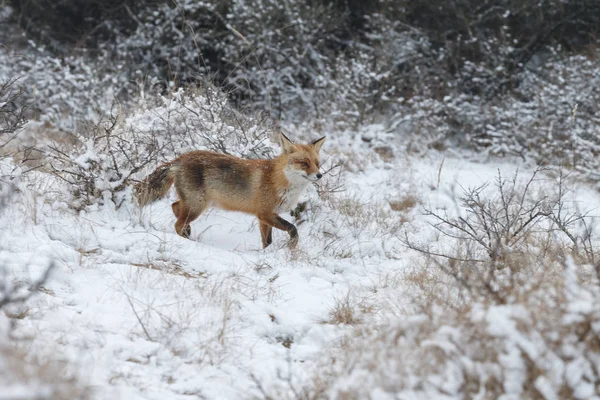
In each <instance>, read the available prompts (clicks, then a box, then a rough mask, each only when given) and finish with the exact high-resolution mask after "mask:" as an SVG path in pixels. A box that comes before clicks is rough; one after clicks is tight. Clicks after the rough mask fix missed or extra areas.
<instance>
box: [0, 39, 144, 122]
mask: <svg viewBox="0 0 600 400" xmlns="http://www.w3.org/2000/svg"><path fill="white" fill-rule="evenodd" d="M30 50H31V54H32V57H21V56H19V55H18V54H16V52H7V51H6V49H5V48H3V47H0V60H1V62H0V79H6V78H7V77H10V76H16V77H19V82H20V83H21V85H23V87H25V88H26V89H27V90H26V93H25V94H26V98H27V100H28V101H30V102H31V106H32V112H29V113H28V117H29V118H31V119H36V120H39V121H41V122H48V123H50V124H52V125H53V126H55V127H56V128H58V129H60V130H65V131H72V130H77V129H78V127H79V124H80V123H85V122H98V121H99V120H100V119H101V116H102V115H104V114H106V113H108V112H109V111H110V109H111V107H112V105H113V104H114V103H116V102H118V101H119V100H126V99H128V98H130V96H131V95H132V94H133V93H134V91H136V89H137V88H136V87H135V85H132V84H131V83H130V82H129V79H130V77H129V76H128V75H126V74H125V73H124V71H123V70H122V68H123V65H119V64H117V65H115V64H112V63H109V62H106V63H104V62H103V61H102V60H100V61H99V62H97V61H93V60H91V59H90V58H88V57H86V56H76V55H74V56H69V57H62V58H58V57H55V56H53V55H50V54H48V53H47V52H46V51H45V50H44V49H43V48H40V47H36V46H32V47H31V48H30Z"/></svg>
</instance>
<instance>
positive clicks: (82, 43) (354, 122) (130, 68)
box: [0, 0, 600, 180]
mask: <svg viewBox="0 0 600 400" xmlns="http://www.w3.org/2000/svg"><path fill="white" fill-rule="evenodd" d="M8 4H10V5H11V7H12V8H13V12H12V15H11V17H10V18H11V19H12V20H13V21H17V22H18V23H19V24H20V26H21V27H22V28H23V29H24V30H25V31H26V32H27V34H28V35H29V36H30V37H32V38H34V39H35V41H36V42H37V43H38V44H37V45H36V46H37V47H36V50H35V51H36V54H37V56H36V57H35V58H26V57H12V58H11V57H9V58H7V62H6V63H4V64H5V65H2V63H0V76H1V75H2V73H3V69H4V70H8V72H9V73H10V75H11V76H13V75H15V72H16V71H17V72H18V73H19V74H24V75H25V76H26V79H28V81H27V87H28V88H29V90H30V92H33V91H35V98H36V106H37V108H38V110H40V112H39V115H38V117H39V119H40V120H42V121H49V122H51V123H52V124H53V125H54V126H56V127H58V128H59V129H63V130H69V131H70V130H80V128H81V127H80V125H79V122H80V121H84V122H86V123H87V122H92V123H98V122H99V121H101V120H102V119H106V116H107V115H108V114H109V113H110V112H111V109H113V108H114V106H115V104H116V103H117V102H121V103H122V104H129V103H130V102H131V101H132V100H133V99H135V98H136V97H137V96H138V95H140V93H141V92H143V91H145V92H148V91H152V92H155V91H158V92H159V93H160V94H162V95H168V94H169V93H170V92H172V91H173V90H176V88H178V87H181V86H190V85H193V86H195V85H198V83H200V86H207V85H209V83H210V84H214V85H216V86H217V87H220V88H221V89H222V90H223V91H224V92H225V93H226V94H227V95H228V97H229V100H230V102H231V104H232V106H234V107H236V108H238V109H244V110H246V111H247V110H251V111H252V112H255V111H257V110H260V111H261V112H266V113H267V114H268V115H269V117H270V118H271V119H273V120H278V121H283V122H284V123H286V122H287V123H302V124H312V125H313V126H314V127H316V128H321V129H327V130H329V131H332V130H335V129H353V130H355V129H358V128H359V127H360V126H361V125H365V124H369V123H372V122H380V121H385V123H386V128H387V129H388V131H389V132H390V133H393V134H395V135H396V136H398V137H405V135H413V136H415V137H417V138H418V140H417V142H418V143H419V144H420V145H423V144H424V145H425V146H428V147H433V148H435V149H440V150H441V149H445V148H448V147H465V146H468V147H472V148H475V149H476V150H478V151H481V152H483V153H487V154H489V155H491V156H503V155H518V156H521V157H523V158H527V159H533V160H534V161H535V162H537V163H539V164H545V165H549V164H550V165H560V166H564V167H568V168H570V169H573V170H577V171H579V172H581V173H582V174H583V175H584V176H585V177H586V178H591V179H593V180H598V179H600V176H599V175H598V174H597V173H595V172H594V171H596V170H597V169H598V168H597V167H598V166H599V165H598V164H599V163H598V162H597V161H596V160H597V159H598V157H597V155H598V152H599V151H600V150H599V149H600V142H599V141H598V139H597V138H598V137H600V132H599V129H600V128H599V126H600V124H598V122H599V121H600V120H599V118H600V117H599V115H598V113H597V112H596V111H595V104H597V103H598V100H600V78H599V76H600V74H599V71H600V70H599V67H598V66H597V65H598V63H597V60H598V57H599V56H600V50H599V49H600V46H599V41H598V38H599V37H600V3H599V2H597V1H595V0H571V1H563V0H525V1H517V0H494V1H491V0H488V1H479V0H460V1H452V2H447V1H444V0H434V1H428V0H413V1H408V0H402V1H392V0H383V1H362V2H359V1H356V0H345V1H344V0H336V1H324V0H313V1H299V0H287V1H280V0H257V1H252V2H249V1H244V0H211V1H205V2H197V1H194V0H178V1H159V0H143V1H132V0H126V1H122V2H121V1H118V2H117V1H114V0H95V1H91V2H89V1H82V0H61V1H56V2H54V1H48V0H11V1H9V2H8ZM40 44H41V45H40ZM1 51H4V50H2V49H0V52H1ZM0 55H1V54H0ZM31 88H34V89H33V90H32V89H31ZM30 96H31V97H33V96H34V94H32V93H30ZM332 128H333V129H332Z"/></svg>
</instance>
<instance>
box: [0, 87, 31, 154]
mask: <svg viewBox="0 0 600 400" xmlns="http://www.w3.org/2000/svg"><path fill="white" fill-rule="evenodd" d="M24 94H25V88H24V87H23V86H22V85H19V83H18V79H16V78H15V79H9V80H6V81H3V82H0V154H1V152H2V150H3V149H4V147H6V146H7V145H8V144H9V143H10V142H11V141H12V140H14V139H15V137H16V136H17V135H18V134H19V132H20V131H21V129H22V128H23V125H25V123H26V122H27V119H26V118H25V113H26V111H27V109H28V104H27V102H24V101H23V95H24Z"/></svg>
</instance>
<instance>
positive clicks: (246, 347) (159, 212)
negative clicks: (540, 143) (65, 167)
mask: <svg viewBox="0 0 600 400" xmlns="http://www.w3.org/2000/svg"><path fill="white" fill-rule="evenodd" d="M347 139H348V138H345V139H344V138H338V139H337V140H336V139H334V140H332V141H331V142H328V144H329V145H330V146H331V147H330V148H329V150H328V149H327V145H326V146H325V148H324V150H323V151H324V152H325V153H326V154H325V156H324V157H325V158H326V157H336V155H337V154H338V152H339V153H340V154H341V153H345V154H346V155H348V154H349V153H348V151H347V150H349V148H348V144H350V148H352V149H353V151H354V154H353V155H352V156H354V157H357V156H358V157H360V159H361V160H363V161H362V162H363V163H364V165H363V168H362V169H361V170H360V171H356V172H347V173H346V174H345V188H346V192H342V193H337V194H334V195H331V196H332V197H333V198H334V199H337V200H338V201H339V200H340V199H353V201H354V203H352V204H353V207H354V208H355V209H353V208H352V206H351V207H350V208H349V210H346V211H344V210H342V211H343V212H341V211H340V210H336V209H334V208H332V205H335V204H339V203H335V201H334V202H329V201H325V200H323V199H321V198H319V196H318V195H317V194H316V191H314V190H309V191H307V193H306V194H305V195H304V199H308V200H309V201H310V204H311V206H312V208H311V210H312V211H310V212H309V214H308V215H307V218H306V222H304V223H302V224H299V225H298V230H299V235H300V242H299V245H298V249H296V250H293V251H292V250H289V249H288V248H287V247H286V242H287V240H288V237H287V234H285V233H283V232H279V231H275V232H274V243H273V245H272V246H270V247H269V248H267V249H265V250H262V249H261V243H260V234H259V232H258V226H257V223H256V221H255V219H254V218H252V217H249V216H246V215H243V214H238V213H231V212H224V211H219V210H211V211H209V212H206V213H205V214H204V215H203V216H201V218H200V219H199V220H198V221H197V222H194V224H193V225H192V230H193V233H192V238H191V239H192V240H186V239H183V238H181V237H179V236H178V235H176V234H175V232H174V229H173V224H174V217H173V215H172V213H171V208H170V202H171V201H173V200H174V198H175V197H174V196H175V195H174V193H171V194H170V196H169V197H170V198H169V199H165V200H162V201H159V202H157V203H155V204H153V205H151V206H149V207H147V208H144V209H141V210H140V209H139V208H138V207H137V206H135V205H134V204H132V203H131V202H128V203H126V204H124V205H123V206H122V207H121V208H119V209H118V210H116V209H115V207H114V204H111V203H110V201H107V202H106V203H105V204H104V205H103V206H96V207H88V208H87V209H85V210H83V211H80V212H78V213H77V212H74V211H72V210H70V209H69V208H67V207H65V206H61V205H60V204H61V196H59V195H55V194H53V193H61V192H63V191H64V190H65V188H64V187H63V183H62V182H60V181H58V180H56V179H55V178H53V177H51V176H48V175H45V174H44V173H42V172H35V173H32V174H30V175H29V176H28V177H26V178H23V179H24V181H23V183H24V187H26V189H24V190H23V191H22V192H21V193H19V194H18V195H17V199H16V200H15V201H12V202H10V203H9V204H7V205H6V206H5V207H4V208H3V209H2V212H1V216H0V232H2V234H1V235H0V260H1V262H2V264H3V265H4V266H5V268H6V269H7V270H8V271H9V272H10V276H11V277H12V278H13V279H17V280H26V281H31V280H33V279H35V276H36V275H38V274H39V273H40V272H41V271H43V268H44V267H45V266H46V265H48V264H49V263H50V262H51V260H52V261H54V262H55V263H56V270H55V271H54V273H53V274H52V278H51V280H50V281H49V282H48V283H47V284H45V285H44V288H45V290H44V291H43V292H42V293H39V294H38V295H37V296H35V297H34V298H33V299H32V300H31V301H30V302H28V303H27V305H26V306H25V307H26V308H27V309H28V310H29V311H28V314H27V315H28V316H27V317H25V318H23V319H22V320H19V321H18V323H17V326H16V329H15V335H16V336H18V337H29V338H31V349H32V350H33V351H35V352H36V353H38V354H41V355H44V356H47V357H55V356H57V355H59V357H60V358H61V359H63V360H65V361H66V362H67V363H68V365H69V366H70V368H71V369H72V370H73V372H74V373H76V374H77V375H78V377H79V379H81V380H82V381H83V382H86V383H87V384H89V385H90V387H92V388H93V393H94V397H95V398H99V399H103V398H106V399H109V398H110V399H114V398H128V399H163V398H172V399H187V398H197V397H198V396H200V397H204V398H209V399H217V398H227V399H237V398H245V397H253V396H260V391H259V385H260V387H263V388H265V390H271V389H273V388H279V389H280V386H278V385H281V382H282V377H284V379H283V380H284V381H286V379H287V380H289V385H291V386H293V385H297V386H298V387H301V386H302V385H306V384H307V382H310V379H311V378H312V376H313V373H314V370H315V368H317V367H318V364H319V362H321V360H322V356H323V354H324V353H327V352H329V351H330V350H331V349H332V348H334V347H335V346H337V345H338V344H339V343H340V341H341V340H342V339H343V338H344V337H345V336H346V335H347V334H348V333H350V332H351V330H352V329H351V328H350V327H349V326H347V325H345V324H335V323H331V322H327V321H329V320H330V318H331V317H330V311H331V310H332V308H333V307H334V306H335V304H336V301H337V300H339V299H341V298H344V296H346V295H348V294H349V293H352V294H353V295H355V296H357V298H362V299H367V300H368V302H369V303H371V304H376V305H377V304H378V305H381V304H385V303H386V302H388V296H389V295H390V292H389V290H388V289H386V286H385V285H384V284H382V283H381V282H382V280H383V279H384V277H386V276H393V275H394V274H399V273H401V272H403V271H406V269H407V268H409V266H410V260H411V259H412V257H414V254H413V253H412V252H410V251H407V250H406V249H405V248H404V247H403V246H402V245H401V243H400V240H399V236H400V235H399V232H400V230H394V229H395V228H393V225H391V223H390V222H389V220H395V219H397V218H399V217H400V216H399V215H398V214H394V213H393V212H391V211H387V210H379V209H380V208H386V204H387V201H389V199H393V198H395V197H397V196H398V195H399V194H402V193H406V192H407V190H410V192H411V194H414V195H416V196H417V197H418V198H419V199H420V200H421V201H422V203H423V204H427V205H432V206H434V207H446V208H448V209H451V208H452V207H453V193H454V191H456V188H457V187H472V186H477V185H481V184H483V183H485V182H489V181H491V180H493V179H494V177H495V176H497V173H498V170H501V171H502V173H503V174H505V176H511V175H512V174H513V173H514V171H515V168H516V167H518V165H516V164H513V163H487V164H481V163H476V162H473V161H468V160H462V159H458V158H449V157H446V158H443V165H441V164H442V158H441V157H440V156H439V155H438V154H437V153H432V154H430V155H428V156H425V157H414V156H408V155H405V154H402V155H400V156H398V157H396V158H395V159H393V161H391V162H383V161H382V160H380V159H377V157H374V158H370V156H369V154H368V153H369V152H370V150H369V149H368V146H364V147H363V148H362V149H361V148H360V146H359V144H358V143H359V142H354V144H352V141H351V140H347ZM344 143H345V144H344ZM521 168H522V171H523V170H525V171H526V170H527V168H528V167H527V166H521ZM42 187H43V188H45V192H44V193H40V194H39V195H40V198H39V199H38V200H37V201H35V198H34V193H36V190H39V188H42ZM578 195H581V196H582V198H583V199H584V201H585V202H586V205H591V204H592V201H596V200H595V198H594V197H593V192H591V191H589V190H588V189H586V188H585V187H584V186H582V187H581V188H580V189H579V191H578ZM301 200H302V198H301ZM593 204H596V203H593ZM34 207H35V208H36V212H35V214H36V217H35V219H34V218H33V214H34V212H33V209H34ZM370 207H375V208H376V210H373V209H371V208H370ZM361 208H364V209H365V210H361ZM351 211H355V212H356V213H353V212H351ZM374 211H379V212H381V213H383V211H385V213H384V214H385V215H383V214H381V215H378V214H377V213H372V212H374ZM361 213H364V214H361ZM406 213H407V215H406V216H405V217H406V218H407V219H408V222H407V223H406V229H407V230H408V232H409V233H410V234H411V235H414V236H415V237H417V238H420V240H428V238H429V237H430V235H431V234H432V231H431V229H427V228H426V225H424V224H423V222H424V220H423V218H424V217H422V216H420V215H419V214H420V212H419V207H417V208H416V209H412V210H407V211H406ZM283 216H284V217H285V218H287V219H288V220H291V218H290V217H289V215H288V216H286V215H283ZM363 218H366V219H363ZM386 223H387V224H388V225H386ZM391 226H392V228H390V227H391ZM25 266H26V267H25ZM503 310H505V311H503ZM577 311H580V312H588V311H589V310H587V309H585V308H584V307H579V308H578V309H577V310H573V312H577ZM514 312H515V309H514V308H504V309H503V308H502V307H498V308H497V309H493V310H487V311H486V312H485V313H484V314H482V317H483V318H486V319H488V320H489V330H490V333H491V334H492V335H494V336H496V337H499V336H503V335H508V336H509V337H510V338H511V339H510V340H511V342H514V343H515V344H517V345H518V346H519V349H521V350H525V351H526V352H527V353H528V354H529V356H531V357H537V355H536V347H535V346H534V347H532V348H531V349H529V350H527V348H528V346H529V342H527V340H526V339H524V338H522V337H520V336H518V332H519V331H518V329H516V328H515V326H514V324H515V323H516V321H517V320H518V319H519V318H521V317H520V316H518V315H513V313H514ZM386 315H388V314H387V311H381V313H379V314H378V313H377V312H375V313H374V314H369V313H366V314H365V315H364V318H365V324H369V323H370V322H369V321H372V322H374V321H376V320H378V319H379V320H380V319H381V318H384V317H385V318H387V317H386ZM388 316H389V315H388ZM455 334H456V333H454V332H453V330H452V329H451V328H450V327H448V328H447V331H446V333H444V335H443V336H440V337H439V338H436V339H435V340H433V341H431V342H429V343H428V342H424V343H423V346H434V347H436V346H437V345H436V343H438V342H440V341H442V342H445V343H446V344H441V345H440V346H441V347H440V348H441V349H444V350H443V351H445V352H447V353H452V352H454V351H455V350H454V346H453V345H451V343H452V340H451V339H450V338H451V337H452V336H454V335H455ZM515 335H517V336H515ZM446 336H447V337H448V339H444V337H446ZM531 345H534V344H533V343H532V344H531ZM521 350H519V351H521ZM514 351H517V350H516V348H513V352H511V353H507V354H506V355H505V356H504V358H503V359H501V360H500V363H501V364H502V365H503V366H504V367H505V368H506V369H507V370H508V371H510V370H514V377H511V376H507V381H506V382H507V383H506V385H509V386H507V387H506V390H507V393H511V392H512V393H519V392H520V389H519V387H520V386H521V385H523V382H522V381H520V379H521V378H519V376H520V375H519V374H520V372H519V369H520V368H521V364H520V363H521V358H520V356H518V352H517V353H514ZM582 368H583V369H582ZM585 368H588V367H586V366H585V365H579V366H578V364H576V363H571V364H570V365H569V367H567V371H570V372H569V376H571V378H570V379H572V380H574V382H580V379H581V378H578V377H579V376H581V375H582V374H585V372H584V371H586V369H585ZM448 373H449V374H451V375H452V374H453V372H451V371H450V370H449V371H448V372H447V373H444V374H443V375H440V376H439V377H437V378H436V377H432V378H431V379H433V380H432V381H431V384H432V385H434V386H435V387H445V386H447V387H446V389H444V390H446V391H447V393H457V392H458V390H459V389H460V387H459V386H460V385H459V382H460V380H461V379H462V378H460V377H459V376H455V377H454V378H452V381H449V382H447V383H443V381H444V379H446V378H448V377H449V376H450V375H447V374H448ZM286 377H287V378H286ZM442 377H446V378H444V379H442ZM440 379H442V380H440ZM286 382H287V381H286ZM436 382H437V383H436ZM448 385H449V386H448ZM536 386H538V387H539V388H540V391H541V392H544V393H546V392H548V393H551V390H550V389H547V388H548V382H547V381H545V380H544V379H542V378H540V379H539V380H538V381H536ZM11 390H12V389H11ZM15 390H16V389H15ZM589 393H590V391H589V389H587V388H586V386H585V385H580V389H578V395H580V396H585V395H586V394H589ZM2 395H3V396H4V397H6V396H7V394H6V392H3V394H2ZM371 395H372V397H373V398H382V399H385V398H392V397H389V393H386V392H385V391H382V389H381V388H380V389H374V391H373V392H372V393H371ZM419 396H421V395H419ZM419 396H417V395H415V397H414V398H418V397H419ZM409 397H410V396H409ZM409 397H407V398H409ZM423 398H426V397H423ZM507 398H508V397H507ZM547 398H552V396H551V395H550V394H549V395H548V396H547Z"/></svg>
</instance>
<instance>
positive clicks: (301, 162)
mask: <svg viewBox="0 0 600 400" xmlns="http://www.w3.org/2000/svg"><path fill="white" fill-rule="evenodd" d="M300 165H302V166H303V167H304V168H308V162H306V161H300Z"/></svg>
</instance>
